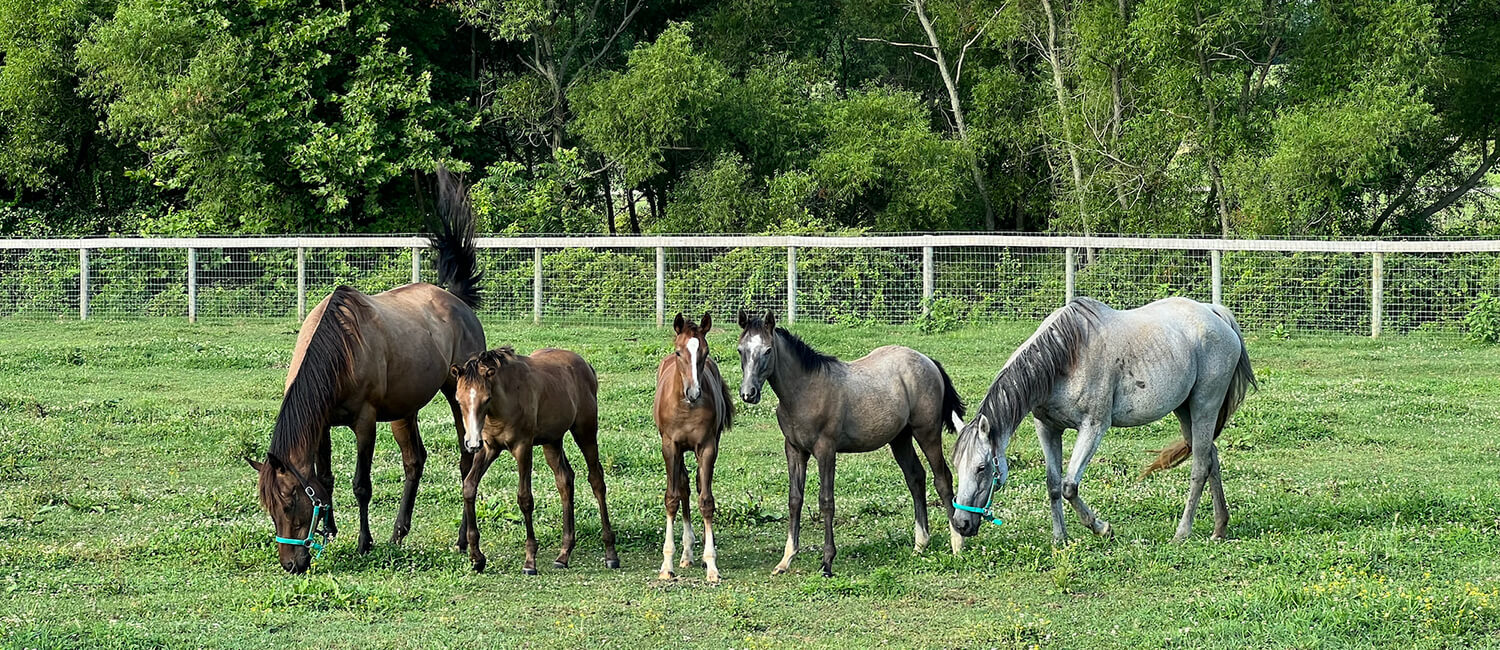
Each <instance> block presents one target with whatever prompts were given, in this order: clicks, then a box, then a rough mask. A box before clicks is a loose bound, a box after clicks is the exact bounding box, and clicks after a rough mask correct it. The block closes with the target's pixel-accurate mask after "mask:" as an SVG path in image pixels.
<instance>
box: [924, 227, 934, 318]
mask: <svg viewBox="0 0 1500 650" xmlns="http://www.w3.org/2000/svg"><path fill="white" fill-rule="evenodd" d="M928 236H929V237H931V235H928ZM931 311H932V247H931V246H923V247H922V314H923V315H926V314H927V313H928V312H931Z"/></svg>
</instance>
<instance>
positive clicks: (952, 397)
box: [928, 357, 964, 433]
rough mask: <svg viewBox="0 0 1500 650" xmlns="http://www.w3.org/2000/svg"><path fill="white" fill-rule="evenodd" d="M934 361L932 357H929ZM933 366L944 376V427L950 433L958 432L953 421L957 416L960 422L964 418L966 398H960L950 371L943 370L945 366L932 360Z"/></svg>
mask: <svg viewBox="0 0 1500 650" xmlns="http://www.w3.org/2000/svg"><path fill="white" fill-rule="evenodd" d="M928 358H929V359H932V357H928ZM932 365H934V366H937V369H938V374H939V375H942V376H943V426H945V427H948V429H949V430H950V431H953V432H955V433H956V432H957V431H958V429H957V428H955V427H954V425H953V420H954V417H955V416H957V418H958V419H959V420H962V419H963V417H964V398H962V397H959V396H958V391H957V390H955V389H954V388H953V380H952V379H951V378H949V377H948V371H947V370H945V369H943V364H941V363H938V360H937V359H932Z"/></svg>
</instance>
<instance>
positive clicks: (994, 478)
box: [953, 458, 1004, 526]
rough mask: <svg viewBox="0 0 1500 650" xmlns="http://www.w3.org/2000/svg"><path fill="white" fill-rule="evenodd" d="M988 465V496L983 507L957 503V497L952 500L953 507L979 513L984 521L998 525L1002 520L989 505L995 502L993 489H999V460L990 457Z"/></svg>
mask: <svg viewBox="0 0 1500 650" xmlns="http://www.w3.org/2000/svg"><path fill="white" fill-rule="evenodd" d="M989 465H990V480H991V483H990V498H989V499H988V500H986V501H985V502H984V507H983V508H976V507H974V506H966V505H964V504H962V503H959V502H958V500H957V499H954V500H953V507H954V508H955V509H958V510H962V511H964V512H972V513H974V514H976V515H979V516H980V517H983V518H984V520H985V521H988V522H990V523H992V524H994V525H996V526H999V525H1001V524H1003V523H1004V522H1002V521H1001V520H1000V518H999V517H996V516H995V513H994V510H992V509H991V506H993V505H994V503H995V491H996V490H999V489H1000V472H999V471H998V470H999V469H1000V461H999V460H996V459H995V458H991V459H989Z"/></svg>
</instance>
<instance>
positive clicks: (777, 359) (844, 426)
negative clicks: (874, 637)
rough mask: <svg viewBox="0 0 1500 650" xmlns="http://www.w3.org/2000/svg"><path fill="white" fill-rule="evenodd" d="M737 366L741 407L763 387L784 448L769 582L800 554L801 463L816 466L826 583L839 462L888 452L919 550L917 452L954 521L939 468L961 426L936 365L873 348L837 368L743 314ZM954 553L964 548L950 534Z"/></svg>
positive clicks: (922, 511) (923, 511) (922, 494)
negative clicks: (955, 425) (954, 429)
mask: <svg viewBox="0 0 1500 650" xmlns="http://www.w3.org/2000/svg"><path fill="white" fill-rule="evenodd" d="M739 316H740V319H739V320H740V328H741V330H742V331H741V333H740V340H739V349H740V365H741V370H743V371H744V379H743V383H741V385H740V398H741V399H743V400H745V401H746V402H748V403H750V404H755V403H757V402H759V401H760V387H761V384H763V383H770V384H771V390H773V391H775V392H776V396H777V397H778V398H779V399H780V404H778V405H777V407H776V422H777V423H778V424H780V425H781V433H782V436H783V437H785V438H786V468H787V475H788V479H789V481H790V490H789V493H788V497H787V507H788V511H789V517H788V521H787V536H786V552H785V554H784V555H783V556H782V558H781V563H780V564H777V565H776V570H775V571H773V572H772V573H773V574H779V573H785V572H786V570H787V567H788V566H789V565H790V564H791V561H792V556H793V555H795V554H796V553H797V542H798V538H799V536H800V534H801V530H802V491H803V489H804V488H805V486H806V483H807V458H808V456H809V455H811V456H813V457H815V458H817V460H818V506H819V508H820V509H821V510H822V513H823V575H825V576H831V575H833V557H834V555H835V553H836V550H835V549H834V546H833V469H834V463H835V460H836V459H837V457H838V454H839V453H840V452H865V451H874V450H876V449H879V448H881V447H884V446H886V445H890V447H891V453H892V454H894V455H895V457H896V464H897V465H900V466H901V472H902V473H903V474H905V475H906V487H907V489H908V490H910V491H911V498H912V506H913V508H914V509H915V510H916V530H915V537H916V544H915V546H916V549H917V550H918V551H921V550H922V549H923V548H925V547H926V546H927V541H928V539H929V535H928V532H927V485H926V483H927V477H926V476H925V472H923V470H922V462H921V461H920V460H918V459H917V454H916V452H915V451H914V450H913V449H912V440H913V439H915V440H916V442H917V444H919V445H921V447H922V453H923V454H925V455H926V456H927V463H928V464H929V465H931V466H932V474H933V479H934V481H933V482H934V483H935V484H936V485H937V491H938V494H939V495H940V496H941V497H942V499H943V504H944V505H945V507H947V509H948V512H949V514H952V512H953V475H952V474H950V473H949V472H948V463H947V462H946V461H944V460H943V427H944V426H945V425H947V424H949V423H950V421H951V422H961V421H962V420H961V419H960V418H962V417H963V414H964V405H963V402H962V401H961V400H960V399H959V397H958V392H957V391H955V390H954V389H953V382H952V381H951V380H950V379H948V373H947V372H946V371H944V370H943V366H942V365H940V364H938V362H937V361H934V360H933V359H930V358H928V357H927V356H925V355H923V354H922V353H920V352H917V351H916V350H913V349H911V348H905V347H901V346H897V345H888V346H885V347H882V348H877V349H876V350H875V351H873V352H871V353H870V354H868V355H866V356H865V357H864V358H862V359H859V360H856V361H853V362H850V363H844V362H842V361H839V360H838V359H835V358H833V357H831V356H828V355H825V354H822V353H819V352H818V351H816V350H814V349H812V348H811V347H810V346H808V345H807V344H806V343H803V342H802V340H801V339H799V338H797V337H796V336H794V335H793V334H792V333H790V332H788V331H786V330H784V329H781V328H779V327H776V314H775V312H769V311H768V312H766V315H765V318H757V317H754V316H751V315H749V314H746V313H745V312H744V311H743V310H741V311H740V314H739ZM950 543H951V544H952V547H953V552H955V553H957V552H958V551H959V550H960V549H961V548H962V545H963V538H962V537H960V536H959V535H958V534H957V532H956V531H950Z"/></svg>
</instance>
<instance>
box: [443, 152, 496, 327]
mask: <svg viewBox="0 0 1500 650" xmlns="http://www.w3.org/2000/svg"><path fill="white" fill-rule="evenodd" d="M437 208H438V219H437V221H438V223H437V224H436V225H437V228H436V233H435V234H433V235H432V237H431V241H432V247H433V248H435V249H437V254H438V258H437V272H438V284H439V285H440V286H442V287H444V288H446V289H447V290H448V292H449V293H451V294H453V295H455V296H458V299H459V300H462V301H464V304H466V305H468V306H469V308H470V309H478V308H479V281H480V279H482V278H483V277H484V274H483V273H481V272H480V271H479V258H478V254H477V252H476V251H475V248H474V209H473V206H472V205H470V204H469V188H468V187H467V186H465V185H464V183H463V181H462V180H460V179H457V178H454V176H453V174H452V173H450V172H449V171H448V169H447V168H445V167H441V166H440V167H438V170H437Z"/></svg>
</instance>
